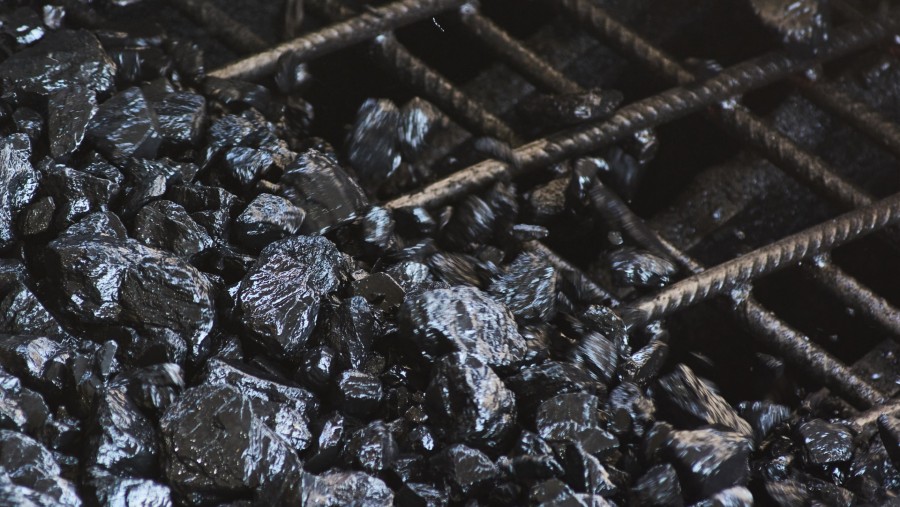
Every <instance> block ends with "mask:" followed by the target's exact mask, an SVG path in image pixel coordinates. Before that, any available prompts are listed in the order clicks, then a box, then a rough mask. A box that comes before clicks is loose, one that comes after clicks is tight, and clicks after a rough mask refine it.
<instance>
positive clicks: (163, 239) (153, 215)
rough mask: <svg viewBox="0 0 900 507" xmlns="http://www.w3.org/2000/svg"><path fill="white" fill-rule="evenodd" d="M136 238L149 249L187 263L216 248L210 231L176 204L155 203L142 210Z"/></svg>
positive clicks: (135, 230)
mask: <svg viewBox="0 0 900 507" xmlns="http://www.w3.org/2000/svg"><path fill="white" fill-rule="evenodd" d="M132 234H133V236H134V239H136V240H138V241H140V242H141V243H143V244H145V245H147V246H150V247H154V248H160V249H162V250H166V251H169V252H171V253H173V254H175V255H177V256H179V257H182V258H184V259H190V258H191V257H193V256H194V255H197V254H199V253H200V252H202V251H204V250H206V249H208V248H210V247H212V246H213V240H212V238H210V237H209V235H208V234H207V233H206V230H205V229H204V228H203V227H200V225H198V224H197V222H195V221H194V220H193V219H192V218H191V217H190V216H189V215H188V214H187V212H186V211H185V210H184V208H182V207H181V206H179V205H178V204H175V203H174V202H172V201H164V200H163V201H154V202H151V203H150V204H148V205H146V206H144V207H143V208H141V210H140V211H138V213H137V215H136V216H135V218H134V228H133V230H132Z"/></svg>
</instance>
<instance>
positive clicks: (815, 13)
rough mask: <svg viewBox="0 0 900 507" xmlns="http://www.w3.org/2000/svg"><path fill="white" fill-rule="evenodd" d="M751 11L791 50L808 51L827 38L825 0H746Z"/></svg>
mask: <svg viewBox="0 0 900 507" xmlns="http://www.w3.org/2000/svg"><path fill="white" fill-rule="evenodd" d="M750 5H751V6H752V7H753V11H754V12H755V13H756V15H757V17H759V19H760V21H762V22H763V24H765V25H766V26H767V27H769V28H770V29H772V30H773V31H774V32H775V33H777V34H778V36H779V37H780V39H781V42H782V43H783V44H784V45H786V46H787V47H788V48H790V49H791V50H793V51H796V52H798V53H800V54H804V55H810V54H815V53H817V52H818V50H819V47H820V46H821V45H822V44H823V43H825V41H827V40H828V37H829V34H830V32H831V17H830V13H829V11H830V8H829V4H828V2H824V1H822V0H803V1H801V2H789V1H786V0H750Z"/></svg>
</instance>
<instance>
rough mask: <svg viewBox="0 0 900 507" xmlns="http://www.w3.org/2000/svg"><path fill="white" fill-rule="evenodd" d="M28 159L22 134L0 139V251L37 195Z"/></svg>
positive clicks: (13, 236)
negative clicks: (20, 216) (18, 216)
mask: <svg viewBox="0 0 900 507" xmlns="http://www.w3.org/2000/svg"><path fill="white" fill-rule="evenodd" d="M8 61H9V60H7V62H8ZM30 157H31V142H30V141H29V140H28V137H27V136H26V135H25V134H13V135H10V136H8V137H5V138H3V139H0V251H2V250H5V249H7V248H9V247H10V246H12V244H13V242H14V241H15V239H16V231H15V220H16V218H17V215H18V214H19V212H20V211H21V210H22V209H23V208H25V206H27V205H28V203H30V202H31V200H32V199H33V198H34V196H35V194H36V193H37V189H38V178H39V174H38V172H37V171H35V170H34V168H33V167H32V166H31V162H29V158H30Z"/></svg>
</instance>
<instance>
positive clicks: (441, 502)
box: [394, 482, 448, 507]
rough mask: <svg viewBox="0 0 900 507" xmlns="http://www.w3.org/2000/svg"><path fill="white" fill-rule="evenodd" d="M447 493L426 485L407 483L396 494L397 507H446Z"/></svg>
mask: <svg viewBox="0 0 900 507" xmlns="http://www.w3.org/2000/svg"><path fill="white" fill-rule="evenodd" d="M447 502H448V498H447V493H445V492H444V491H443V490H440V489H437V488H435V487H433V486H430V485H428V484H419V483H415V482H407V483H406V484H404V485H403V487H402V488H401V489H400V491H398V492H397V497H396V499H395V504H394V505H397V506H398V507H446V505H447Z"/></svg>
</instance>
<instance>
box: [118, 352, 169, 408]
mask: <svg viewBox="0 0 900 507" xmlns="http://www.w3.org/2000/svg"><path fill="white" fill-rule="evenodd" d="M123 382H125V383H126V384H127V386H128V395H129V396H130V397H131V399H132V400H134V402H135V403H137V405H138V406H139V407H141V408H142V409H144V410H145V411H147V412H149V413H151V414H153V415H155V416H156V417H159V416H161V415H162V414H163V412H165V410H166V409H167V408H168V407H169V405H171V404H172V403H173V402H174V401H175V399H176V398H177V397H178V396H179V395H180V394H181V391H183V390H184V372H183V371H182V369H181V367H180V366H178V365H177V364H172V363H162V364H154V365H152V366H147V367H145V368H138V369H135V370H132V371H130V372H128V374H127V375H126V376H125V377H124V378H123Z"/></svg>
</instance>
